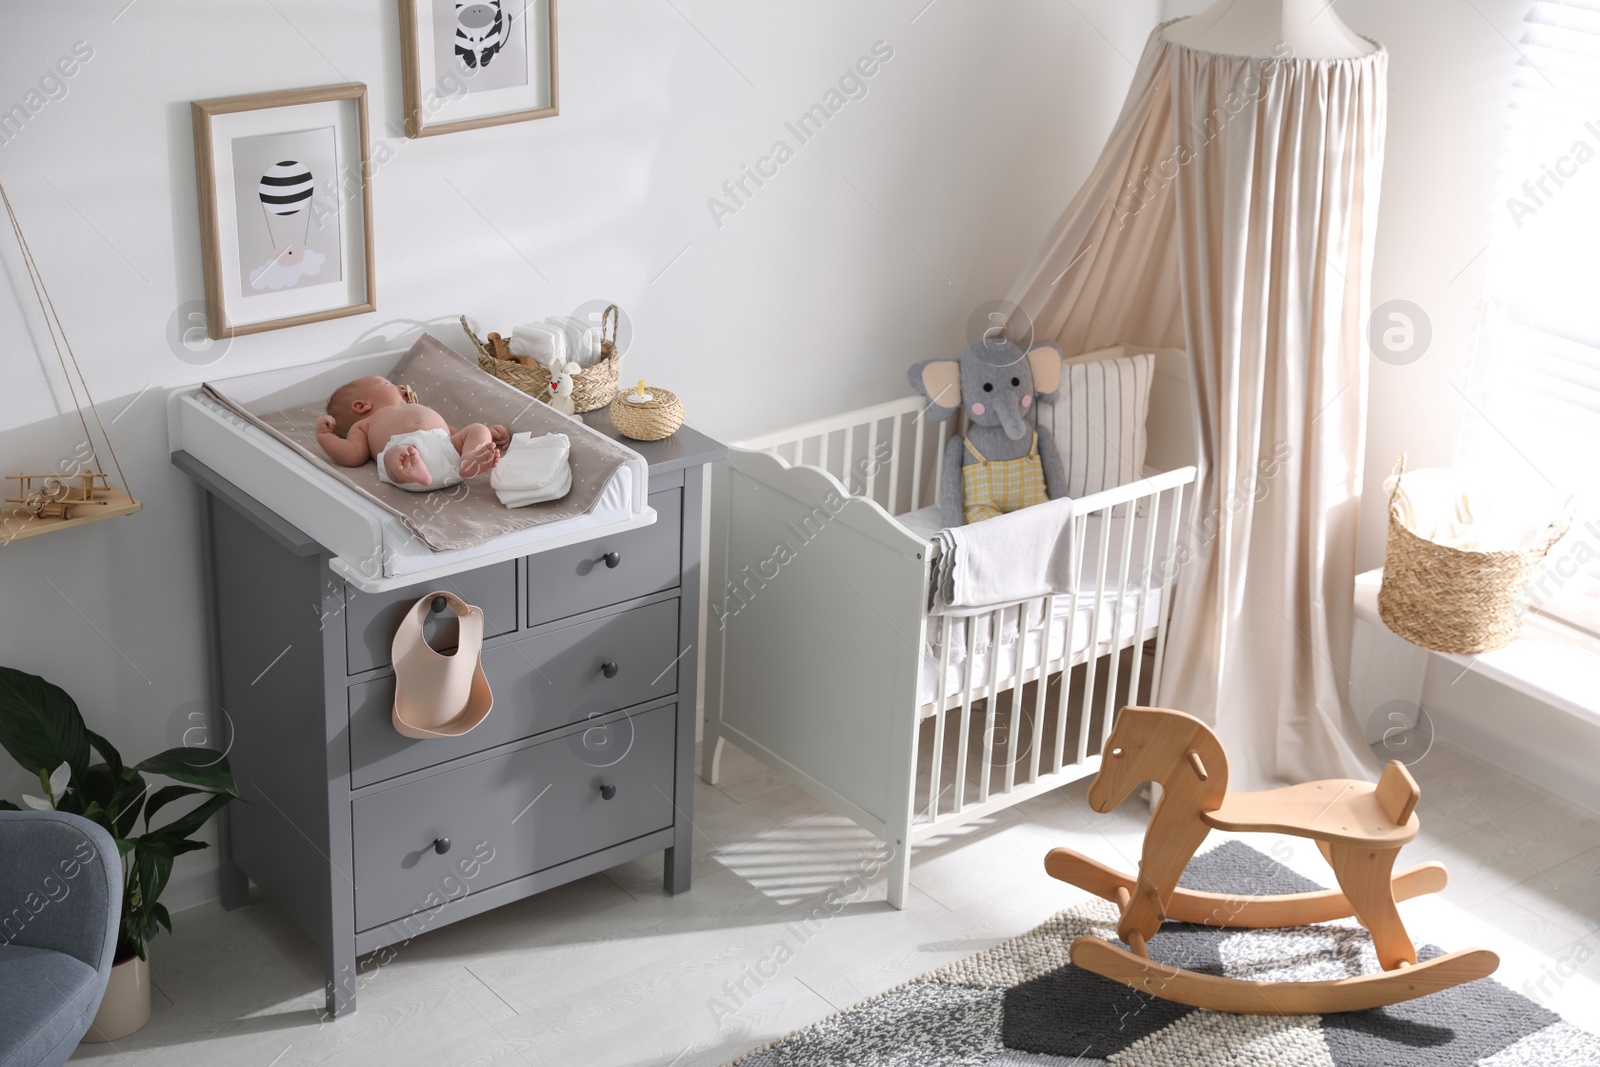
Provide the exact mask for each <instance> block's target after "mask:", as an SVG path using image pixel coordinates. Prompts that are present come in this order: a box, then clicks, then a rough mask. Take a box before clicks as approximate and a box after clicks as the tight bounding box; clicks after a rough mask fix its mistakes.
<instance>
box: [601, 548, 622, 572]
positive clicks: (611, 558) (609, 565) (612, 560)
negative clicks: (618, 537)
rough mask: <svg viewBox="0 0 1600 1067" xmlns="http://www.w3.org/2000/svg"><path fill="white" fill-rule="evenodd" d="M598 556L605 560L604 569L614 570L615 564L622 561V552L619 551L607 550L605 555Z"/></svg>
mask: <svg viewBox="0 0 1600 1067" xmlns="http://www.w3.org/2000/svg"><path fill="white" fill-rule="evenodd" d="M600 558H601V559H603V560H605V561H606V570H608V571H609V570H616V567H617V564H619V563H621V562H622V553H621V552H607V553H606V554H605V555H603V556H601V557H600Z"/></svg>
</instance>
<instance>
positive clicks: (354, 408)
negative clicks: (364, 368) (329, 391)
mask: <svg viewBox="0 0 1600 1067" xmlns="http://www.w3.org/2000/svg"><path fill="white" fill-rule="evenodd" d="M409 403H411V392H410V390H409V389H408V388H407V387H405V386H403V385H396V384H394V383H393V382H391V381H390V380H389V379H387V378H384V377H382V376H380V375H377V374H374V375H372V376H370V377H367V378H357V379H356V380H355V381H353V382H345V383H344V384H343V385H341V386H339V388H337V389H335V390H334V391H333V395H332V396H330V397H329V398H328V414H329V415H332V416H333V421H334V425H335V428H336V429H337V430H338V431H339V436H340V437H344V436H345V435H346V434H348V433H349V432H350V427H352V426H354V425H355V424H356V423H357V422H359V421H361V420H362V419H364V418H366V417H367V416H368V415H370V414H372V413H373V412H374V411H376V410H378V409H379V408H391V407H394V406H395V405H397V404H409Z"/></svg>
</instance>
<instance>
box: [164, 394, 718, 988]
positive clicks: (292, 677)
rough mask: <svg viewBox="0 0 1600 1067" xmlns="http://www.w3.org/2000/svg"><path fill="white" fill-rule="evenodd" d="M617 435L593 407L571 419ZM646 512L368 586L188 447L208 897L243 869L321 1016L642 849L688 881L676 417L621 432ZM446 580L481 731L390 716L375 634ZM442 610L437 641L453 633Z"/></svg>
mask: <svg viewBox="0 0 1600 1067" xmlns="http://www.w3.org/2000/svg"><path fill="white" fill-rule="evenodd" d="M586 421H588V422H589V423H590V424H591V425H592V426H594V427H595V428H596V429H600V430H602V431H603V432H607V433H611V434H613V436H614V435H615V434H614V431H613V430H612V429H611V426H610V422H609V420H608V419H607V418H606V416H605V412H604V410H602V411H599V412H593V413H591V414H590V415H589V416H586ZM625 443H626V444H628V445H629V447H631V448H634V449H635V450H636V451H638V452H639V453H640V454H641V455H642V456H644V458H645V459H646V461H647V462H648V463H649V464H650V491H649V492H650V504H651V506H652V507H653V508H654V509H655V511H656V513H657V515H658V518H657V520H656V522H655V524H654V525H651V526H647V527H644V528H641V529H637V530H632V531H629V532H627V533H623V534H620V535H614V536H602V537H599V538H595V539H593V540H590V541H584V542H580V543H578V544H574V545H569V546H566V547H564V548H555V549H551V550H549V551H546V552H542V553H538V554H535V555H531V556H526V557H523V558H521V559H513V560H507V561H505V562H500V563H492V564H489V565H486V566H481V567H478V568H476V569H469V570H463V571H461V572H459V573H457V574H452V575H450V576H449V577H448V578H443V579H436V580H434V581H432V582H428V583H424V584H422V585H418V586H415V587H412V588H407V589H401V590H395V591H392V592H387V593H372V594H369V593H363V592H360V591H358V590H356V589H355V588H354V587H353V586H350V585H348V584H346V583H345V582H344V581H343V580H342V579H340V578H339V577H338V576H337V575H336V574H334V573H333V572H332V571H331V570H330V569H329V567H328V561H329V555H328V553H327V552H326V551H325V550H324V549H323V548H322V547H321V546H320V545H318V544H317V543H316V542H314V541H312V540H311V539H310V538H308V537H307V536H306V535H304V534H303V533H301V532H300V531H299V530H297V529H295V528H294V527H292V526H290V525H288V524H287V523H285V522H284V521H283V520H282V519H281V518H279V517H278V516H277V515H276V514H274V513H272V512H271V511H268V510H267V509H265V508H264V507H263V506H262V505H260V504H259V503H258V502H256V501H255V500H253V499H252V498H251V497H249V496H247V495H246V494H244V493H243V492H242V491H240V490H239V489H238V488H237V487H235V486H233V485H232V484H231V483H229V482H227V481H226V480H224V479H222V478H221V477H220V476H218V475H217V474H216V473H215V472H214V471H211V470H209V469H208V468H206V467H205V466H204V465H202V464H201V463H199V462H198V461H197V460H195V459H194V458H193V457H192V456H189V455H187V454H186V453H182V452H179V453H176V454H174V456H173V462H174V463H175V464H177V465H178V466H179V467H180V468H182V469H184V470H185V471H186V472H188V473H189V474H190V476H191V477H192V478H193V479H194V480H195V481H196V482H198V483H199V485H200V487H201V489H202V501H201V506H202V516H203V525H204V547H205V558H204V561H203V566H204V572H205V594H206V601H207V615H208V622H209V626H208V630H209V632H210V633H211V635H212V647H211V650H210V652H211V657H210V658H211V668H212V690H213V697H214V701H215V705H216V707H217V708H218V709H220V713H218V714H217V715H216V718H217V719H218V723H217V732H218V735H219V736H220V738H221V740H222V741H223V742H224V743H225V744H226V746H227V751H228V758H229V761H230V762H231V764H232V766H233V769H234V774H235V777H236V778H237V780H238V782H239V791H240V796H241V798H242V799H243V801H244V803H236V804H233V805H230V807H229V808H228V810H227V811H226V813H225V815H226V819H225V821H224V822H223V823H222V824H221V825H220V828H219V829H220V835H221V842H220V844H221V852H222V857H221V869H222V902H223V906H224V907H227V908H236V907H240V906H243V905H244V904H246V903H247V902H248V900H249V883H250V882H254V883H255V884H256V885H257V886H259V887H260V888H261V890H262V891H263V892H265V893H266V894H267V895H268V896H269V897H270V898H271V899H272V900H273V902H274V904H275V905H276V906H277V907H279V908H280V909H281V910H282V911H283V912H284V913H286V914H287V915H288V916H289V917H290V918H291V919H292V920H293V921H294V922H295V923H296V924H297V925H298V926H299V927H300V929H301V930H302V931H304V932H305V934H306V935H307V936H308V937H310V938H311V939H312V940H313V941H314V942H316V943H317V945H318V946H320V947H321V949H322V951H323V954H324V959H325V961H326V967H327V987H326V992H327V1009H328V1012H329V1013H330V1014H332V1015H335V1016H337V1015H343V1014H345V1013H347V1012H350V1011H352V1010H354V1008H355V1003H356V993H357V991H358V990H359V989H360V988H361V986H363V985H364V984H365V982H366V979H367V977H368V975H369V974H370V973H371V972H372V971H373V970H374V969H375V968H376V967H377V966H379V965H381V963H382V962H383V955H382V954H379V955H375V956H372V957H368V958H367V959H365V960H362V961H360V962H359V963H358V960H357V957H358V956H365V955H366V954H368V953H377V951H378V950H380V949H384V950H388V951H397V948H396V946H400V945H402V944H404V943H405V942H408V941H409V940H410V939H411V938H413V937H416V936H417V935H418V934H420V933H422V932H424V931H426V930H429V929H433V928H436V927H438V926H441V925H444V924H446V923H451V922H457V921H459V920H461V919H466V918H469V917H470V916H473V915H476V914H478V913H480V912H482V911H485V910H488V909H490V908H494V907H498V906H499V905H501V904H505V903H508V902H510V901H513V900H517V899H520V898H522V897H526V896H529V895H530V894H533V893H538V892H540V891H542V890H545V889H548V888H551V887H552V886H556V885H560V884H562V883H564V882H569V881H572V880H573V879H576V878H582V877H585V876H587V875H590V874H594V873H595V872H597V871H602V870H605V869H606V868H608V867H612V866H615V865H616V864H619V863H623V862H626V861H628V860H631V859H634V858H637V857H639V856H643V855H647V854H649V853H652V852H664V853H665V862H664V866H665V874H664V882H665V889H666V892H668V893H681V892H683V891H684V890H686V889H688V888H689V861H690V855H689V850H690V834H691V830H690V825H689V819H690V817H691V811H692V804H693V788H692V785H691V772H690V766H691V763H692V759H693V748H694V735H695V716H694V709H695V689H696V680H695V663H696V660H697V658H698V657H697V655H696V650H695V647H694V645H695V642H696V640H697V637H696V635H697V633H698V630H699V620H700V605H699V588H700V531H701V519H700V516H701V505H702V500H703V497H702V492H701V485H702V478H701V472H702V467H703V466H704V465H705V464H706V463H709V462H711V461H713V460H715V459H717V458H719V457H720V456H721V454H722V449H721V446H719V445H717V444H716V443H715V442H713V441H712V440H710V439H709V438H707V437H705V436H703V435H701V434H699V433H697V432H695V431H694V430H693V429H691V428H689V427H684V428H683V429H680V430H679V431H678V433H677V434H675V435H674V436H672V437H670V438H668V439H667V440H665V441H659V442H649V443H644V442H634V441H627V442H625ZM439 590H446V591H449V592H452V593H455V594H456V595H457V596H459V597H461V598H462V599H463V600H465V601H467V602H468V603H471V604H476V605H477V606H479V607H481V608H482V609H483V612H484V616H485V627H484V629H485V635H486V636H485V640H484V647H483V665H484V671H485V674H486V675H487V677H488V679H489V682H490V685H491V687H492V688H493V690H494V696H495V701H494V710H493V712H492V713H491V714H490V715H489V717H488V718H487V719H486V720H485V721H484V722H483V723H482V724H480V725H479V726H478V727H477V728H476V729H474V730H473V731H472V732H470V733H468V734H465V735H463V736H461V737H458V738H452V739H448V740H444V739H429V740H412V739H408V738H405V737H402V736H401V735H400V734H398V733H397V732H395V730H394V729H393V727H392V726H391V725H390V722H389V716H390V707H391V703H392V701H393V695H394V673H393V670H392V668H391V666H390V664H389V658H390V656H389V645H390V641H391V639H392V637H393V634H394V630H395V626H396V625H397V623H398V621H399V619H400V616H401V614H402V613H403V612H404V611H405V610H406V608H407V607H408V606H409V605H411V604H413V603H415V602H416V601H417V599H418V598H420V597H422V596H424V595H426V594H428V593H430V592H434V591H439ZM452 626H453V620H451V619H450V618H449V613H448V612H446V613H443V614H440V615H438V616H436V617H433V618H430V621H429V627H428V629H429V639H430V642H431V643H433V644H434V645H435V647H439V648H441V649H443V648H446V647H448V646H450V645H451V644H452V643H453V638H454V635H453V632H452V631H451V627H452Z"/></svg>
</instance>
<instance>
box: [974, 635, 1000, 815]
mask: <svg viewBox="0 0 1600 1067" xmlns="http://www.w3.org/2000/svg"><path fill="white" fill-rule="evenodd" d="M1004 616H1005V611H1004V610H1000V611H991V612H989V670H988V671H987V672H986V673H987V674H988V679H987V680H986V681H985V682H984V689H983V765H982V766H980V767H979V768H978V803H979V804H982V803H985V802H986V801H988V799H989V781H990V773H991V772H992V771H993V769H994V708H995V705H996V704H998V703H999V702H1000V701H999V696H998V695H997V694H996V692H995V689H996V684H995V683H996V682H997V681H998V680H999V677H1000V644H1001V641H1002V639H1003V638H1004V636H1005V634H1004V629H1005V627H1004V625H1003V623H1004ZM967 654H968V655H971V654H972V650H971V649H968V650H967Z"/></svg>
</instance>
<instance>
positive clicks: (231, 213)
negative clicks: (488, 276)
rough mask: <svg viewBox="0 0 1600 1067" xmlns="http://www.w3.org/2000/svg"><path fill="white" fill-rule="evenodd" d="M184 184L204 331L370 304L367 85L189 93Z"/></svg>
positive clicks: (269, 325) (218, 334)
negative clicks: (190, 188) (193, 223)
mask: <svg viewBox="0 0 1600 1067" xmlns="http://www.w3.org/2000/svg"><path fill="white" fill-rule="evenodd" d="M190 111H191V115H192V116H193V120H194V165H195V187H196V192H197V194H198V195H197V197H196V199H197V201H198V205H199V209H200V249H201V258H202V262H203V268H204V275H205V292H206V332H207V333H208V334H209V335H210V336H211V337H212V338H213V339H214V340H221V339H222V338H224V337H232V336H236V335H241V334H250V333H260V332H262V331H264V330H281V329H284V328H286V327H290V326H301V325H304V324H306V323H310V322H321V321H323V320H325V319H334V318H339V317H341V316H344V315H360V314H363V313H365V312H368V311H375V310H377V286H376V282H375V281H374V262H375V257H374V254H373V241H372V186H371V175H372V165H371V157H370V153H369V144H368V124H367V87H366V85H364V84H362V83H360V82H350V83H346V84H343V85H325V86H318V87H316V88H311V89H292V90H288V91H284V92H271V93H251V94H248V95H243V96H228V97H219V98H216V99H212V100H196V101H194V102H193V103H192V104H191V105H190Z"/></svg>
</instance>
